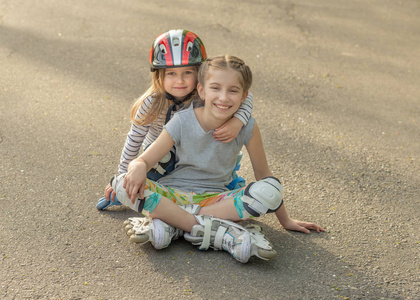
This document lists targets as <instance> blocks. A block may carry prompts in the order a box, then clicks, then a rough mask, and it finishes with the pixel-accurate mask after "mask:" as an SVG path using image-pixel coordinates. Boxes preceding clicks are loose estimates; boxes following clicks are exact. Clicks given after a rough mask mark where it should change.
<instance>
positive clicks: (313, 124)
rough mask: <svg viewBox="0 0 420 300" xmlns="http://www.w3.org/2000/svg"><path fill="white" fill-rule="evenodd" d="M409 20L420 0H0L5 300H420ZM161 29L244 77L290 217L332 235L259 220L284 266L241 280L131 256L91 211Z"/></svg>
mask: <svg viewBox="0 0 420 300" xmlns="http://www.w3.org/2000/svg"><path fill="white" fill-rule="evenodd" d="M419 15H420V3H419V2H418V1H415V0H412V1H408V0H407V1H404V0H402V1H390V0H385V1H378V0H374V1H332V0H325V1H308V0H303V1H275V0H271V1H270V0H267V1H266V0H259V1H257V0H256V1H238V0H233V1H220V0H216V1H202V0H196V1H159V2H158V1H156V2H155V1H141V0H136V1H135V0H127V1H117V0H102V1H98V0H92V1H79V0H77V1H47V0H40V1H23V0H2V1H0V70H1V73H0V74H1V75H0V162H1V163H0V205H1V209H0V226H1V227H0V229H1V230H0V298H1V299H140V298H152V299H174V298H177V299H220V298H226V299H239V298H241V299H419V295H420V276H419V247H420V245H419V241H420V237H419V229H420V227H419V223H418V220H419V215H420V213H419V211H420V209H419V183H420V182H419V181H420V179H419V160H420V157H419V149H420V147H419V146H420V145H419V141H420V130H419V122H420V104H419V100H420V99H419V96H420V85H419V82H420V70H419V65H420V57H419V54H420V36H419V28H420V19H419V17H418V16H419ZM173 28H186V29H189V30H192V31H194V32H195V33H197V34H198V35H199V36H200V37H201V38H202V40H203V41H204V43H205V45H206V48H207V50H208V54H209V55H210V56H214V55H217V54H226V53H228V54H233V55H237V56H239V57H241V58H243V59H244V60H245V61H246V62H247V63H248V64H249V65H250V66H251V67H252V69H253V73H254V77H255V81H254V85H253V88H252V92H253V94H254V97H255V98H254V103H255V104H254V105H255V107H254V116H255V118H256V119H257V121H258V123H259V126H260V128H261V129H262V131H263V139H264V144H265V146H266V152H267V157H268V160H269V162H270V165H271V167H272V171H273V173H274V174H275V175H276V176H278V177H279V178H280V179H281V180H282V182H283V184H284V186H285V199H286V205H287V208H288V211H289V214H290V215H291V216H292V217H294V218H297V219H303V220H308V221H315V222H317V223H319V224H321V225H322V226H324V227H325V228H326V229H327V232H326V233H322V234H316V233H312V234H310V235H304V234H299V233H293V232H287V231H285V230H284V229H282V228H281V226H280V225H279V224H278V222H277V221H276V220H275V218H274V216H272V215H269V216H265V217H263V218H261V219H259V220H258V221H257V223H259V224H261V225H262V227H263V228H264V230H265V231H266V234H267V236H268V237H269V239H270V240H271V241H272V242H273V244H274V246H275V248H276V249H277V251H278V253H279V255H278V257H277V258H276V259H274V260H272V261H270V262H265V261H261V260H258V259H255V258H253V259H251V261H250V262H249V263H248V264H246V265H243V264H240V263H238V262H236V261H235V260H234V259H233V258H232V257H231V256H230V255H229V254H227V253H225V252H217V251H207V252H201V251H198V250H197V249H196V248H194V247H193V246H192V245H190V244H188V243H187V242H185V241H183V240H179V241H176V242H174V243H173V245H171V247H169V248H168V249H166V250H163V251H156V250H155V249H154V248H153V247H152V246H151V245H143V246H139V245H136V244H133V243H130V242H129V241H128V238H127V236H125V233H124V230H123V228H122V222H123V220H125V219H126V218H128V217H130V216H134V215H135V213H134V212H132V211H130V210H128V209H117V210H114V211H110V212H98V211H97V210H96V208H95V203H96V201H97V199H98V198H99V197H100V196H101V194H102V193H103V188H104V186H105V185H106V184H107V181H108V180H109V178H110V176H111V175H112V174H114V173H116V172H117V164H118V160H119V156H120V151H121V148H122V146H123V143H124V140H125V135H126V133H127V131H128V130H129V126H130V125H129V110H130V105H131V104H132V102H133V100H134V99H135V98H136V97H137V96H138V95H140V94H141V93H142V92H143V91H144V90H145V89H146V88H147V87H148V85H149V83H150V80H149V74H148V68H149V67H148V65H147V62H148V51H149V48H150V45H151V43H152V41H153V39H154V38H155V36H156V35H158V34H160V33H161V32H164V31H166V30H168V29H173ZM241 175H243V176H244V177H245V178H246V179H247V181H248V182H250V181H252V180H253V174H252V171H251V166H250V163H249V160H248V159H247V158H246V157H245V159H244V163H243V166H242V169H241Z"/></svg>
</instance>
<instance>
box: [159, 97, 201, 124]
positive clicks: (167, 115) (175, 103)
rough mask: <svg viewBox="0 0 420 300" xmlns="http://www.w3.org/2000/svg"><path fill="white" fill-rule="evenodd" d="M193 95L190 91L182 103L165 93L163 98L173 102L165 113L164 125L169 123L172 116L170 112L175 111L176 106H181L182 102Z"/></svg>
mask: <svg viewBox="0 0 420 300" xmlns="http://www.w3.org/2000/svg"><path fill="white" fill-rule="evenodd" d="M193 93H194V91H192V92H191V93H189V94H188V95H187V96H186V97H185V99H184V100H183V101H179V100H177V99H175V97H174V96H173V95H171V94H169V93H168V92H165V98H166V99H168V100H172V101H173V102H174V104H172V105H171V106H169V108H168V111H167V112H166V118H165V124H166V123H168V122H169V120H170V119H171V116H172V112H173V111H177V107H176V106H177V105H181V104H182V102H184V101H185V100H187V99H189V98H190V96H191V95H192V94H193Z"/></svg>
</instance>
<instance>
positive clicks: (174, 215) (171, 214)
mask: <svg viewBox="0 0 420 300" xmlns="http://www.w3.org/2000/svg"><path fill="white" fill-rule="evenodd" d="M150 217H151V218H153V219H161V220H162V221H163V222H165V223H167V224H169V225H171V226H173V227H176V228H179V229H182V230H184V231H186V232H191V229H192V227H193V226H194V225H197V224H198V222H197V220H196V219H195V217H194V216H193V215H192V214H190V213H189V212H186V211H185V210H183V209H182V208H180V207H179V206H178V205H176V204H175V203H174V202H172V201H171V200H169V199H168V198H166V197H162V198H161V199H160V201H159V203H158V205H157V206H156V208H155V209H154V211H153V213H151V214H150Z"/></svg>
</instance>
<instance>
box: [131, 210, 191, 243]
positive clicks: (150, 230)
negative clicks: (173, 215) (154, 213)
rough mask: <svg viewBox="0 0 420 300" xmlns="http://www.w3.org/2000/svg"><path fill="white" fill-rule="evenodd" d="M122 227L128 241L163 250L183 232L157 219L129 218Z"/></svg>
mask: <svg viewBox="0 0 420 300" xmlns="http://www.w3.org/2000/svg"><path fill="white" fill-rule="evenodd" d="M124 227H125V230H126V232H127V235H128V236H130V241H132V242H135V243H139V244H144V243H147V242H149V241H150V243H151V244H152V245H153V247H155V248H156V249H164V248H166V247H168V246H169V244H170V243H171V242H172V241H173V240H176V239H178V238H179V237H180V236H182V235H183V231H182V230H180V229H178V228H175V227H173V226H170V225H168V224H166V223H165V222H163V221H162V220H159V219H151V218H149V217H144V218H137V217H135V218H129V219H128V220H126V221H125V222H124Z"/></svg>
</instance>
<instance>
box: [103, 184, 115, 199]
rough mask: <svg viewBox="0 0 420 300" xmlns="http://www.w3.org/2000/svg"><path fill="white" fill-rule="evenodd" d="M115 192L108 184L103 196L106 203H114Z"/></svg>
mask: <svg viewBox="0 0 420 300" xmlns="http://www.w3.org/2000/svg"><path fill="white" fill-rule="evenodd" d="M115 195H116V193H115V191H114V189H113V188H112V187H111V184H110V183H108V185H107V186H106V187H105V192H104V196H105V198H106V201H112V202H114V201H115Z"/></svg>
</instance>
